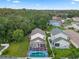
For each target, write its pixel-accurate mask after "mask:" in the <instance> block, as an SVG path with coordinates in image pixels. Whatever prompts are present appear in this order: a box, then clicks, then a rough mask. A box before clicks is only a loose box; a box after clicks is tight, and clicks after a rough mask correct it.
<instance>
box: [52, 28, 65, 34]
mask: <svg viewBox="0 0 79 59" xmlns="http://www.w3.org/2000/svg"><path fill="white" fill-rule="evenodd" d="M59 33H63V34H65V35H66V33H65V32H64V31H63V30H61V29H58V28H55V29H53V30H52V31H51V34H52V35H57V34H59Z"/></svg>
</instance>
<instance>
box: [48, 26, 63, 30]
mask: <svg viewBox="0 0 79 59" xmlns="http://www.w3.org/2000/svg"><path fill="white" fill-rule="evenodd" d="M54 28H59V29H61V30H64V28H63V27H62V26H60V27H58V26H52V25H49V26H48V27H47V30H48V31H51V30H52V29H54Z"/></svg>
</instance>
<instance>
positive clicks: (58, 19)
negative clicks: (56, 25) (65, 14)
mask: <svg viewBox="0 0 79 59" xmlns="http://www.w3.org/2000/svg"><path fill="white" fill-rule="evenodd" d="M52 19H54V20H57V21H60V20H61V17H59V16H52Z"/></svg>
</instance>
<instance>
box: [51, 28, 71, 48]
mask: <svg viewBox="0 0 79 59" xmlns="http://www.w3.org/2000/svg"><path fill="white" fill-rule="evenodd" d="M50 42H51V45H52V47H55V48H69V46H70V43H69V37H68V36H67V34H66V33H65V32H64V31H62V30H60V29H58V28H55V29H53V30H52V31H51V38H50Z"/></svg>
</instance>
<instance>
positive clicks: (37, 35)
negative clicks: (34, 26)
mask: <svg viewBox="0 0 79 59" xmlns="http://www.w3.org/2000/svg"><path fill="white" fill-rule="evenodd" d="M37 37H39V38H41V39H45V35H42V34H40V33H37V34H35V35H32V36H31V40H33V39H35V38H37Z"/></svg>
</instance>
